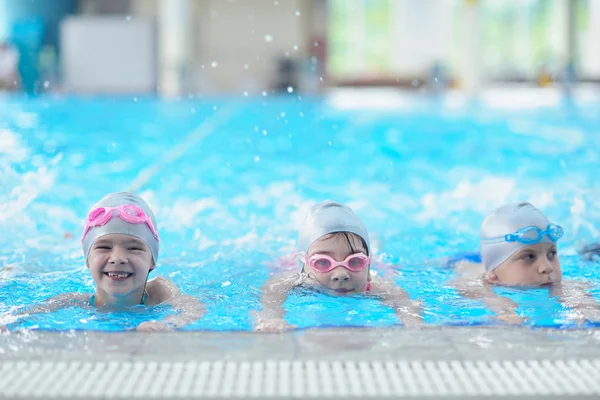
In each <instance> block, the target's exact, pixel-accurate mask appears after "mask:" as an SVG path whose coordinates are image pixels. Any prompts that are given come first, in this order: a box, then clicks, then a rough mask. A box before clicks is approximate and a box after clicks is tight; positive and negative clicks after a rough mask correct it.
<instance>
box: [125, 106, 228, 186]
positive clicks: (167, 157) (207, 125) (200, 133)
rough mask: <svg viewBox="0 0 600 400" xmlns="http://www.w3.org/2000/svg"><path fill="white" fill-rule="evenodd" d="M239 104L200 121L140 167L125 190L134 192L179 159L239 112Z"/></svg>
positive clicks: (221, 109)
mask: <svg viewBox="0 0 600 400" xmlns="http://www.w3.org/2000/svg"><path fill="white" fill-rule="evenodd" d="M239 108H240V107H239V106H238V105H235V104H233V103H232V104H229V105H227V106H225V107H222V108H220V109H219V111H218V112H217V113H216V114H214V115H212V116H211V117H209V118H208V119H207V120H205V121H204V122H202V123H201V124H200V125H198V127H196V129H194V130H193V131H191V132H190V133H188V134H187V135H186V136H185V137H184V138H183V139H182V140H181V141H180V142H179V143H177V144H176V145H175V146H173V147H172V148H170V149H169V150H168V151H166V152H165V153H164V154H163V156H162V157H161V158H159V159H158V160H157V161H156V162H154V163H153V164H151V165H150V166H149V167H146V168H144V169H142V170H141V171H140V172H139V173H138V174H137V176H136V177H135V178H134V179H133V180H132V181H131V182H130V183H129V185H127V186H126V187H125V189H124V191H126V192H132V193H136V192H137V191H139V190H140V189H141V188H142V187H144V185H146V183H148V181H149V180H150V179H152V178H154V177H155V176H156V175H157V174H158V173H159V172H160V170H161V169H162V168H163V167H165V166H166V165H168V164H170V163H172V162H173V161H176V160H178V159H180V158H181V157H182V156H183V155H184V154H185V152H186V151H187V150H189V149H191V148H193V147H194V146H196V145H197V144H198V142H200V141H201V140H202V139H205V138H207V137H208V136H210V135H211V134H212V133H214V132H215V131H216V130H217V129H218V128H219V127H220V126H222V125H224V124H225V123H227V122H228V121H230V120H231V119H232V118H233V117H234V115H235V114H236V113H238V112H239Z"/></svg>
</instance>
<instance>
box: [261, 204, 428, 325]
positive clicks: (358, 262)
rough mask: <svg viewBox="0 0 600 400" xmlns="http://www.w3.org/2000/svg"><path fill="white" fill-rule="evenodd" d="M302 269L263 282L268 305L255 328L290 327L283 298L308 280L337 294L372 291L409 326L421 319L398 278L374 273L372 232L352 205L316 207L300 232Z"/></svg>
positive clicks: (416, 304) (264, 299)
mask: <svg viewBox="0 0 600 400" xmlns="http://www.w3.org/2000/svg"><path fill="white" fill-rule="evenodd" d="M298 247H299V248H300V249H302V250H303V252H302V253H299V257H300V258H301V262H302V270H301V272H300V273H295V274H292V275H287V276H281V277H275V278H274V279H271V280H269V281H268V282H267V283H265V285H264V286H263V296H262V298H261V303H262V306H263V310H262V311H261V312H259V313H257V315H256V317H257V318H256V324H255V330H257V331H267V332H280V331H284V330H286V329H289V328H291V326H290V325H289V324H288V323H287V322H286V321H285V320H284V316H285V309H284V308H283V303H284V302H285V300H286V299H287V297H288V293H289V291H290V290H291V289H293V288H294V287H297V286H301V285H306V286H310V287H317V288H319V289H321V290H323V291H324V292H325V293H328V294H330V295H332V296H348V295H354V294H359V293H368V294H371V295H375V296H378V297H379V298H380V299H381V300H382V301H383V302H384V303H385V304H387V305H389V306H390V307H392V308H393V309H394V311H395V313H396V315H397V316H398V318H399V319H400V320H401V321H402V322H403V323H404V324H405V325H418V324H420V323H422V317H421V315H420V306H419V304H418V303H417V302H414V301H411V300H410V298H409V296H408V294H407V293H406V292H405V291H404V290H403V289H401V288H400V287H398V286H397V285H396V284H395V283H394V282H391V281H387V280H383V279H381V278H379V277H376V276H372V274H371V254H370V245H369V235H368V233H367V230H366V228H365V226H364V225H363V223H362V221H361V220H360V219H359V218H358V217H357V216H356V215H355V214H354V212H353V211H352V210H351V209H350V208H349V207H347V206H344V205H342V204H339V203H335V202H333V201H325V202H322V203H320V204H317V205H316V206H314V207H312V208H311V210H310V212H309V214H308V216H307V217H306V219H305V220H304V222H303V224H302V226H301V228H300V231H299V235H298Z"/></svg>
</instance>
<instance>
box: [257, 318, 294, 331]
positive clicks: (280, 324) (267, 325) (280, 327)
mask: <svg viewBox="0 0 600 400" xmlns="http://www.w3.org/2000/svg"><path fill="white" fill-rule="evenodd" d="M295 328H296V326H295V325H290V324H288V323H287V322H286V321H285V320H283V319H263V320H260V321H259V322H257V324H256V326H255V327H254V330H255V331H257V332H270V333H281V332H285V331H288V330H291V329H295Z"/></svg>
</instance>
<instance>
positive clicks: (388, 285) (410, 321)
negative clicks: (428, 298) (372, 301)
mask: <svg viewBox="0 0 600 400" xmlns="http://www.w3.org/2000/svg"><path fill="white" fill-rule="evenodd" d="M372 284H373V286H376V287H377V292H376V293H374V294H376V295H378V296H379V298H380V299H381V302H382V303H383V304H385V305H387V306H388V307H391V308H393V309H394V313H395V314H396V316H397V317H398V319H399V320H400V322H402V324H403V325H404V326H408V327H415V326H420V325H423V316H422V315H421V312H422V305H421V302H420V301H416V300H411V299H410V296H409V295H408V293H407V292H406V291H405V290H404V289H402V288H401V287H400V286H398V285H397V284H396V283H395V282H393V281H389V280H383V279H380V278H377V277H375V278H373V282H372Z"/></svg>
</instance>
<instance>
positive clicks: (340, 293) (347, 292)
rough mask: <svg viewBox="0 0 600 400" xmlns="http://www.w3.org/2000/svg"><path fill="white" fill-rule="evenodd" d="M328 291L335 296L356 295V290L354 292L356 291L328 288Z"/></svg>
mask: <svg viewBox="0 0 600 400" xmlns="http://www.w3.org/2000/svg"><path fill="white" fill-rule="evenodd" d="M328 291H329V293H331V294H332V295H333V296H348V295H351V294H354V293H356V290H354V289H350V290H347V289H343V290H340V289H332V288H328Z"/></svg>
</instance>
